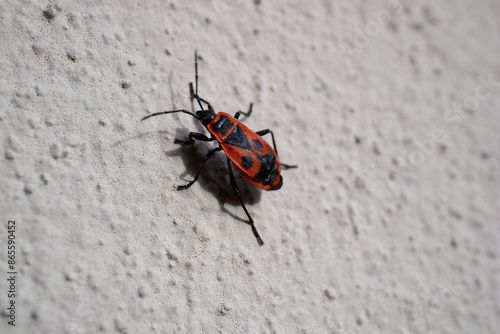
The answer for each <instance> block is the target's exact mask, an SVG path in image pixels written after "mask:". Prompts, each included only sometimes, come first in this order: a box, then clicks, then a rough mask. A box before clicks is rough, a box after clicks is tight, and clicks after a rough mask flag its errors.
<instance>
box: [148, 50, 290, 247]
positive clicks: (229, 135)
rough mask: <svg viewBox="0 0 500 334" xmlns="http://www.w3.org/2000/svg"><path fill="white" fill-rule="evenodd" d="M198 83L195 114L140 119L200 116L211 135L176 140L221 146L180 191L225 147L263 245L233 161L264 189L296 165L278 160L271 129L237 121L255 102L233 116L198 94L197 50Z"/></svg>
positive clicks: (194, 94) (273, 186)
mask: <svg viewBox="0 0 500 334" xmlns="http://www.w3.org/2000/svg"><path fill="white" fill-rule="evenodd" d="M194 57H195V82H196V92H193V84H192V83H190V84H189V88H190V94H191V101H192V100H193V99H196V101H197V102H198V104H199V106H200V108H201V110H198V111H196V114H195V113H192V112H190V111H188V110H186V109H180V110H171V111H163V112H157V113H154V114H151V115H148V116H146V117H144V118H142V119H141V121H143V120H145V119H148V118H150V117H153V116H158V115H163V114H171V113H177V112H182V113H185V114H188V115H191V116H193V117H194V118H196V119H198V120H199V121H200V122H201V123H202V124H203V125H204V126H205V128H206V129H207V130H208V132H210V138H209V137H207V136H205V135H204V134H201V133H197V132H190V133H189V136H188V137H189V140H187V141H183V140H179V139H176V140H175V141H174V142H175V143H178V144H186V145H188V144H189V145H191V144H193V143H194V140H200V141H214V140H216V141H217V142H218V143H219V147H217V148H215V149H213V150H211V151H210V152H208V153H207V154H206V155H205V156H204V157H203V160H202V161H201V165H200V167H199V168H198V172H197V173H196V176H195V177H194V180H192V181H191V182H189V183H188V184H186V185H182V186H178V187H177V190H182V189H187V188H189V187H191V186H192V185H193V183H195V182H196V181H197V180H198V177H199V176H200V173H201V170H202V168H203V164H204V163H205V161H207V160H208V159H209V158H210V157H211V156H212V155H213V154H214V153H215V152H218V151H221V150H223V151H224V153H226V155H227V168H228V171H229V178H230V180H231V185H232V186H233V188H234V190H235V192H236V195H237V196H238V199H239V200H240V203H241V206H242V207H243V210H244V211H245V213H246V215H247V217H248V220H249V221H248V222H247V223H248V224H249V225H250V226H251V227H252V231H253V234H254V235H255V237H256V238H257V242H258V243H259V245H261V246H262V245H263V244H264V242H263V241H262V239H261V238H260V236H259V233H258V232H257V229H256V228H255V225H254V222H253V219H252V217H250V214H249V213H248V210H247V209H246V207H245V204H243V201H242V199H241V196H240V191H239V190H238V186H237V185H236V181H235V179H234V174H233V170H232V168H231V163H232V165H234V167H235V168H236V170H237V171H238V172H239V173H240V174H241V176H242V177H243V178H244V179H245V180H247V181H248V182H250V183H251V184H253V185H255V186H257V187H259V188H262V189H265V190H278V189H280V188H281V186H282V185H283V177H282V176H281V168H282V167H283V168H295V167H297V166H289V165H286V164H282V163H280V161H279V159H278V150H277V149H276V142H275V141H274V135H273V132H272V131H271V130H269V129H265V130H261V131H257V132H253V131H252V130H250V129H249V128H247V127H246V126H245V125H244V124H243V123H241V122H239V121H238V118H239V117H240V115H241V114H243V115H245V116H247V117H248V116H250V114H251V113H252V106H253V104H252V103H250V107H249V109H248V112H246V113H245V112H242V111H238V112H237V113H236V114H235V115H234V117H233V116H231V115H229V114H226V113H223V112H219V113H217V114H215V111H214V108H213V107H212V105H211V104H210V103H209V102H207V101H206V100H204V99H202V98H201V97H199V95H198V57H197V53H196V51H195V56H194ZM202 102H203V103H205V104H206V105H207V107H208V109H204V108H203V105H202ZM268 133H270V134H271V138H272V140H273V147H274V149H273V148H272V147H271V146H270V145H269V144H268V143H267V142H266V141H265V140H264V139H263V138H262V137H261V136H264V135H266V134H268Z"/></svg>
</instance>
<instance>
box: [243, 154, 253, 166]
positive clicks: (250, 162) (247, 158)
mask: <svg viewBox="0 0 500 334" xmlns="http://www.w3.org/2000/svg"><path fill="white" fill-rule="evenodd" d="M252 165H253V159H252V157H251V156H249V155H244V156H242V157H241V166H242V167H243V168H244V169H250V168H252Z"/></svg>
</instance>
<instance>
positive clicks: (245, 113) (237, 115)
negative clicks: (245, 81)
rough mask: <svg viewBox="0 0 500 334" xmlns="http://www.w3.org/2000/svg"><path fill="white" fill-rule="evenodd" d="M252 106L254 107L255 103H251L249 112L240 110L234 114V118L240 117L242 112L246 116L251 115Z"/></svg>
mask: <svg viewBox="0 0 500 334" xmlns="http://www.w3.org/2000/svg"><path fill="white" fill-rule="evenodd" d="M252 107H253V103H250V107H249V108H248V111H247V112H243V111H238V112H237V113H236V114H235V115H234V118H236V119H238V118H239V117H240V115H241V114H243V115H245V116H246V117H248V116H250V114H251V113H252Z"/></svg>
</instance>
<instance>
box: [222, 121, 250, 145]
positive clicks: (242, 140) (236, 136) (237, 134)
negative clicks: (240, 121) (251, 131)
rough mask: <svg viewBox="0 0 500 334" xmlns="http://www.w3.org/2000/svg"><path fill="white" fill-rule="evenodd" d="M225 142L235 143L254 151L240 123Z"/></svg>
mask: <svg viewBox="0 0 500 334" xmlns="http://www.w3.org/2000/svg"><path fill="white" fill-rule="evenodd" d="M224 144H228V145H233V146H236V147H239V148H242V149H244V150H247V151H251V152H252V151H253V150H252V146H250V143H249V142H248V139H247V137H245V134H244V133H243V130H241V128H240V126H239V125H238V126H237V127H235V128H234V130H233V131H232V132H231V133H230V134H229V136H227V138H226V140H224Z"/></svg>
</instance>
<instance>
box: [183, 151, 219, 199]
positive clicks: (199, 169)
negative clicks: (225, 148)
mask: <svg viewBox="0 0 500 334" xmlns="http://www.w3.org/2000/svg"><path fill="white" fill-rule="evenodd" d="M220 150H222V148H220V147H217V148H214V149H213V150H211V151H210V152H208V153H207V154H206V155H205V156H204V157H203V160H202V161H201V165H200V167H199V168H198V172H196V176H195V177H194V180H193V181H191V182H189V183H188V184H186V185H182V186H177V190H184V189H187V188H189V187H191V186H192V185H193V183H195V182H196V181H198V178H199V177H200V173H201V169H202V168H203V164H204V163H205V161H207V160H208V159H210V157H211V156H212V155H213V154H214V153H215V152H217V151H220Z"/></svg>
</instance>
